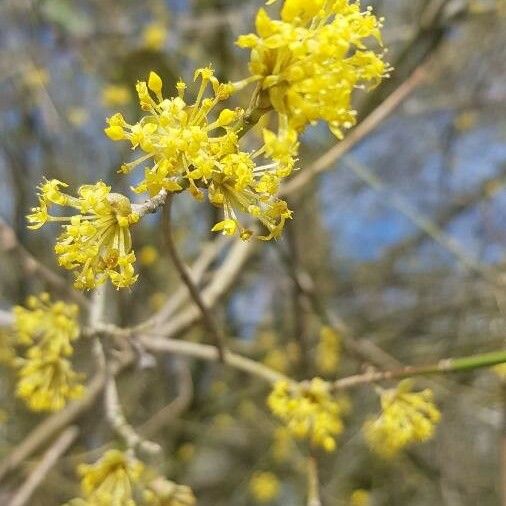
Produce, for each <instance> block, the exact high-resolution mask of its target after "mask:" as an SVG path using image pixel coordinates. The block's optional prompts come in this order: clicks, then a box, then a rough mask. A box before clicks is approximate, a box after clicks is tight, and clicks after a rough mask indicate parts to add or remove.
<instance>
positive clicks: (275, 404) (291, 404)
mask: <svg viewBox="0 0 506 506" xmlns="http://www.w3.org/2000/svg"><path fill="white" fill-rule="evenodd" d="M267 404H268V406H269V408H270V410H271V411H272V413H274V414H275V415H276V416H278V417H279V418H281V420H282V421H283V422H284V423H285V425H286V427H287V428H288V430H289V432H290V434H291V435H292V436H293V437H295V438H297V439H308V440H309V441H311V443H312V444H314V445H316V446H321V447H322V448H324V449H325V450H326V451H329V452H330V451H333V450H334V449H335V447H336V442H335V437H336V436H338V435H339V434H340V433H341V432H342V431H343V428H344V427H343V423H342V420H341V416H342V414H343V407H342V406H341V404H340V403H339V402H338V400H336V399H335V398H333V397H332V395H331V392H330V385H329V383H327V382H326V381H323V380H322V379H320V378H313V379H312V380H311V381H304V382H302V383H298V384H293V383H289V382H288V381H283V380H282V381H278V382H277V383H276V384H275V385H274V388H273V390H272V392H271V394H270V395H269V398H268V399H267Z"/></svg>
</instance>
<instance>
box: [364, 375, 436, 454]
mask: <svg viewBox="0 0 506 506" xmlns="http://www.w3.org/2000/svg"><path fill="white" fill-rule="evenodd" d="M411 388H412V383H411V381H409V380H405V381H402V382H401V383H399V385H398V386H397V388H395V389H390V390H383V391H382V392H381V394H380V397H381V409H382V412H381V414H380V416H379V417H378V418H376V419H371V420H368V421H367V422H366V423H365V425H364V433H365V437H366V440H367V442H368V443H369V445H370V447H371V448H372V449H373V450H374V451H375V452H376V453H378V454H379V455H381V456H383V457H385V458H391V457H394V456H395V455H397V454H398V453H399V452H400V451H401V450H402V449H403V448H405V447H406V446H409V445H411V444H413V443H417V442H423V441H426V440H427V439H430V438H431V437H432V436H433V434H434V430H435V426H436V424H437V423H438V422H439V419H440V417H441V415H440V413H439V410H438V409H437V407H436V406H435V405H434V402H433V397H432V391H431V390H429V389H426V390H423V391H421V392H411Z"/></svg>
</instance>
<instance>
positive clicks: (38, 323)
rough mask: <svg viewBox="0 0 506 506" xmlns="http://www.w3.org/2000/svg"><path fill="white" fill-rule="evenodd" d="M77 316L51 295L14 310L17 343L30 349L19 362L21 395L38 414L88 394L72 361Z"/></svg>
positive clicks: (18, 388) (18, 386) (35, 299)
mask: <svg viewBox="0 0 506 506" xmlns="http://www.w3.org/2000/svg"><path fill="white" fill-rule="evenodd" d="M77 316H78V308H77V306H75V305H74V304H65V303H64V302H60V301H59V302H54V303H51V300H50V297H49V295H48V294H47V293H43V294H41V295H40V296H39V297H34V296H32V297H29V298H28V301H27V307H21V306H16V307H15V308H14V332H15V335H16V340H17V343H18V344H20V345H24V346H28V347H29V348H28V350H27V352H26V357H25V358H23V359H20V360H19V363H20V369H19V371H18V375H19V381H18V385H17V395H18V396H19V397H21V398H22V399H23V400H24V401H25V402H26V403H27V405H28V406H29V407H30V409H32V410H34V411H58V410H60V409H62V408H63V407H64V406H65V404H66V403H67V401H68V400H70V399H76V398H78V397H80V396H81V395H82V394H83V392H84V387H83V385H82V383H81V381H82V375H81V374H78V373H76V372H75V371H74V370H73V368H72V364H71V362H70V361H69V360H68V358H69V357H70V356H71V355H72V353H73V346H72V343H73V342H74V341H75V340H76V339H77V338H78V336H79V326H78V323H77Z"/></svg>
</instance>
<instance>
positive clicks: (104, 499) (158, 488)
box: [66, 450, 195, 506]
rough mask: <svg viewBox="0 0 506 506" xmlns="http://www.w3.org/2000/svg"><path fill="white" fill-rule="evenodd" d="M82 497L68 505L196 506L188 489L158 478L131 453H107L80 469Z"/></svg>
mask: <svg viewBox="0 0 506 506" xmlns="http://www.w3.org/2000/svg"><path fill="white" fill-rule="evenodd" d="M78 473H79V474H80V475H81V490H82V495H83V497H82V498H76V499H72V500H71V501H70V502H68V503H67V505H66V506H194V505H195V497H194V495H193V492H192V491H191V489H190V488H189V487H186V486H184V485H178V484H176V483H174V482H172V481H169V480H166V479H165V478H162V477H159V476H156V474H155V473H154V471H153V470H152V469H150V468H146V467H145V466H144V464H143V463H142V462H141V461H140V460H138V459H136V458H135V457H134V456H132V455H130V454H129V453H126V452H122V451H119V450H108V451H107V452H105V453H104V455H103V456H102V458H101V459H100V460H98V461H97V462H96V463H95V464H91V465H87V464H83V465H80V466H79V467H78Z"/></svg>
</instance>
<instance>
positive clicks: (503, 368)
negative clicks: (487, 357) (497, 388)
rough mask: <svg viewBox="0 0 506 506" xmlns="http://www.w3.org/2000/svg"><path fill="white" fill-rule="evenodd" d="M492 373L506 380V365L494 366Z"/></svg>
mask: <svg viewBox="0 0 506 506" xmlns="http://www.w3.org/2000/svg"><path fill="white" fill-rule="evenodd" d="M492 371H494V373H495V374H497V376H499V378H501V379H503V380H506V363H504V364H498V365H494V367H492Z"/></svg>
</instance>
